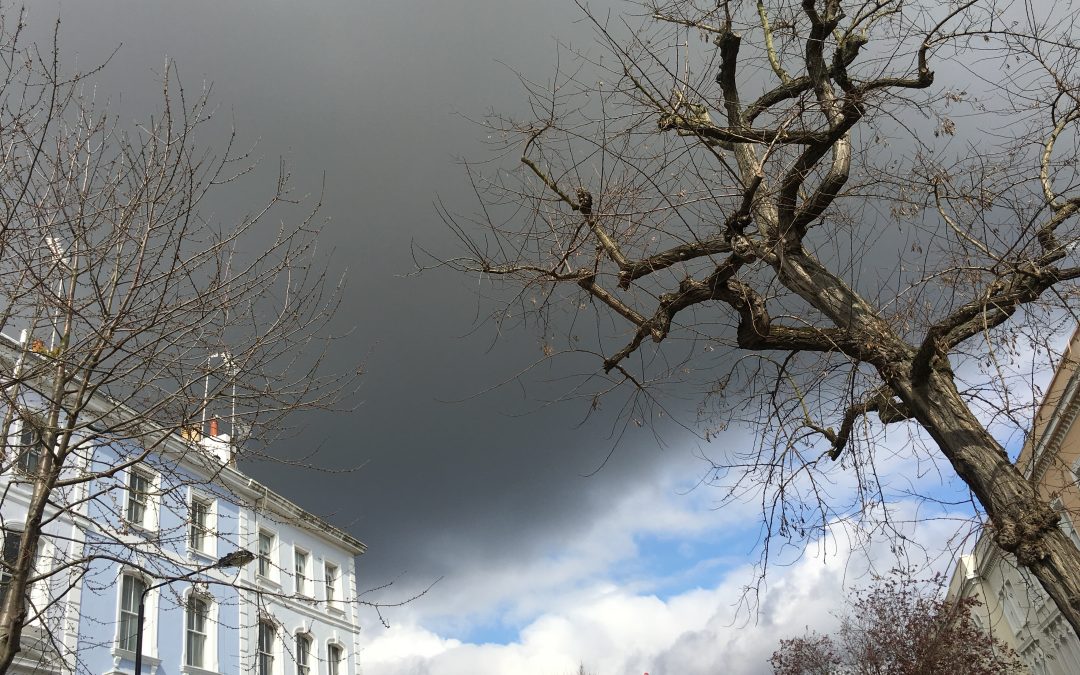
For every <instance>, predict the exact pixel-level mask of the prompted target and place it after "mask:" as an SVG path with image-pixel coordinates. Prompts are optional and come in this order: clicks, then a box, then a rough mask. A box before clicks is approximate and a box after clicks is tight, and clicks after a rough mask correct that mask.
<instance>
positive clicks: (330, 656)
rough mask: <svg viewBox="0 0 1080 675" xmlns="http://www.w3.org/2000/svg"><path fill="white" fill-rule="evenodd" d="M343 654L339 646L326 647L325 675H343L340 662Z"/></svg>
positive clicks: (331, 644) (332, 644) (329, 645)
mask: <svg viewBox="0 0 1080 675" xmlns="http://www.w3.org/2000/svg"><path fill="white" fill-rule="evenodd" d="M342 657H343V652H342V649H341V647H340V646H339V645H336V644H334V643H330V644H328V645H326V675H343V673H342V669H341V662H342V660H343V658H342Z"/></svg>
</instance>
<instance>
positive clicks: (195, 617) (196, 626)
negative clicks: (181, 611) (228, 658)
mask: <svg viewBox="0 0 1080 675" xmlns="http://www.w3.org/2000/svg"><path fill="white" fill-rule="evenodd" d="M209 617H210V601H209V600H208V599H207V598H205V597H204V596H202V595H200V594H198V593H192V594H191V595H190V596H189V597H188V601H187V629H186V631H185V646H186V652H185V653H186V655H187V656H186V657H185V659H184V662H185V663H186V664H187V665H189V666H195V667H197V668H205V667H206V666H207V665H208V664H207V653H206V651H207V645H208V642H209V640H208V631H209V629H208V624H209Z"/></svg>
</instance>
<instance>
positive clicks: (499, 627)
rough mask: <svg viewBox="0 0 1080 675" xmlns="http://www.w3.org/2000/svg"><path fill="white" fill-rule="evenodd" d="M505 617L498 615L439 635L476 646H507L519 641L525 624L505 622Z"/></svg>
mask: <svg viewBox="0 0 1080 675" xmlns="http://www.w3.org/2000/svg"><path fill="white" fill-rule="evenodd" d="M505 617H506V615H505V614H500V615H499V616H496V617H492V618H490V619H487V620H483V621H479V622H470V623H468V624H467V625H463V626H459V627H458V630H456V631H448V632H446V633H439V634H440V635H441V636H442V637H445V638H454V639H457V640H461V641H462V642H466V643H470V644H477V645H485V644H496V645H508V644H511V643H513V642H518V641H520V640H521V629H522V628H524V627H525V625H527V624H522V623H518V622H512V621H507V620H506V618H505Z"/></svg>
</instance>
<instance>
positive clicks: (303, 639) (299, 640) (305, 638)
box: [294, 632, 315, 675]
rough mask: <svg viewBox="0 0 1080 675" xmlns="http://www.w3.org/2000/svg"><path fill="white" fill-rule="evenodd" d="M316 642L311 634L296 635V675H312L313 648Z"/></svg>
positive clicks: (300, 633) (299, 633)
mask: <svg viewBox="0 0 1080 675" xmlns="http://www.w3.org/2000/svg"><path fill="white" fill-rule="evenodd" d="M314 644H315V640H314V639H313V638H312V637H311V633H308V632H298V633H296V643H295V647H294V648H295V650H296V653H295V655H294V657H295V658H294V660H295V661H296V675H311V661H312V647H313V646H314Z"/></svg>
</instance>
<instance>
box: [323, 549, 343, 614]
mask: <svg viewBox="0 0 1080 675" xmlns="http://www.w3.org/2000/svg"><path fill="white" fill-rule="evenodd" d="M330 570H333V571H334V574H331V573H330ZM339 583H341V567H340V566H338V565H336V564H334V563H332V562H330V561H328V560H327V561H324V562H323V598H324V599H325V600H326V606H327V607H329V608H336V607H337V603H338V596H339V595H340V594H339V593H338V590H339V588H338V584H339Z"/></svg>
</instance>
